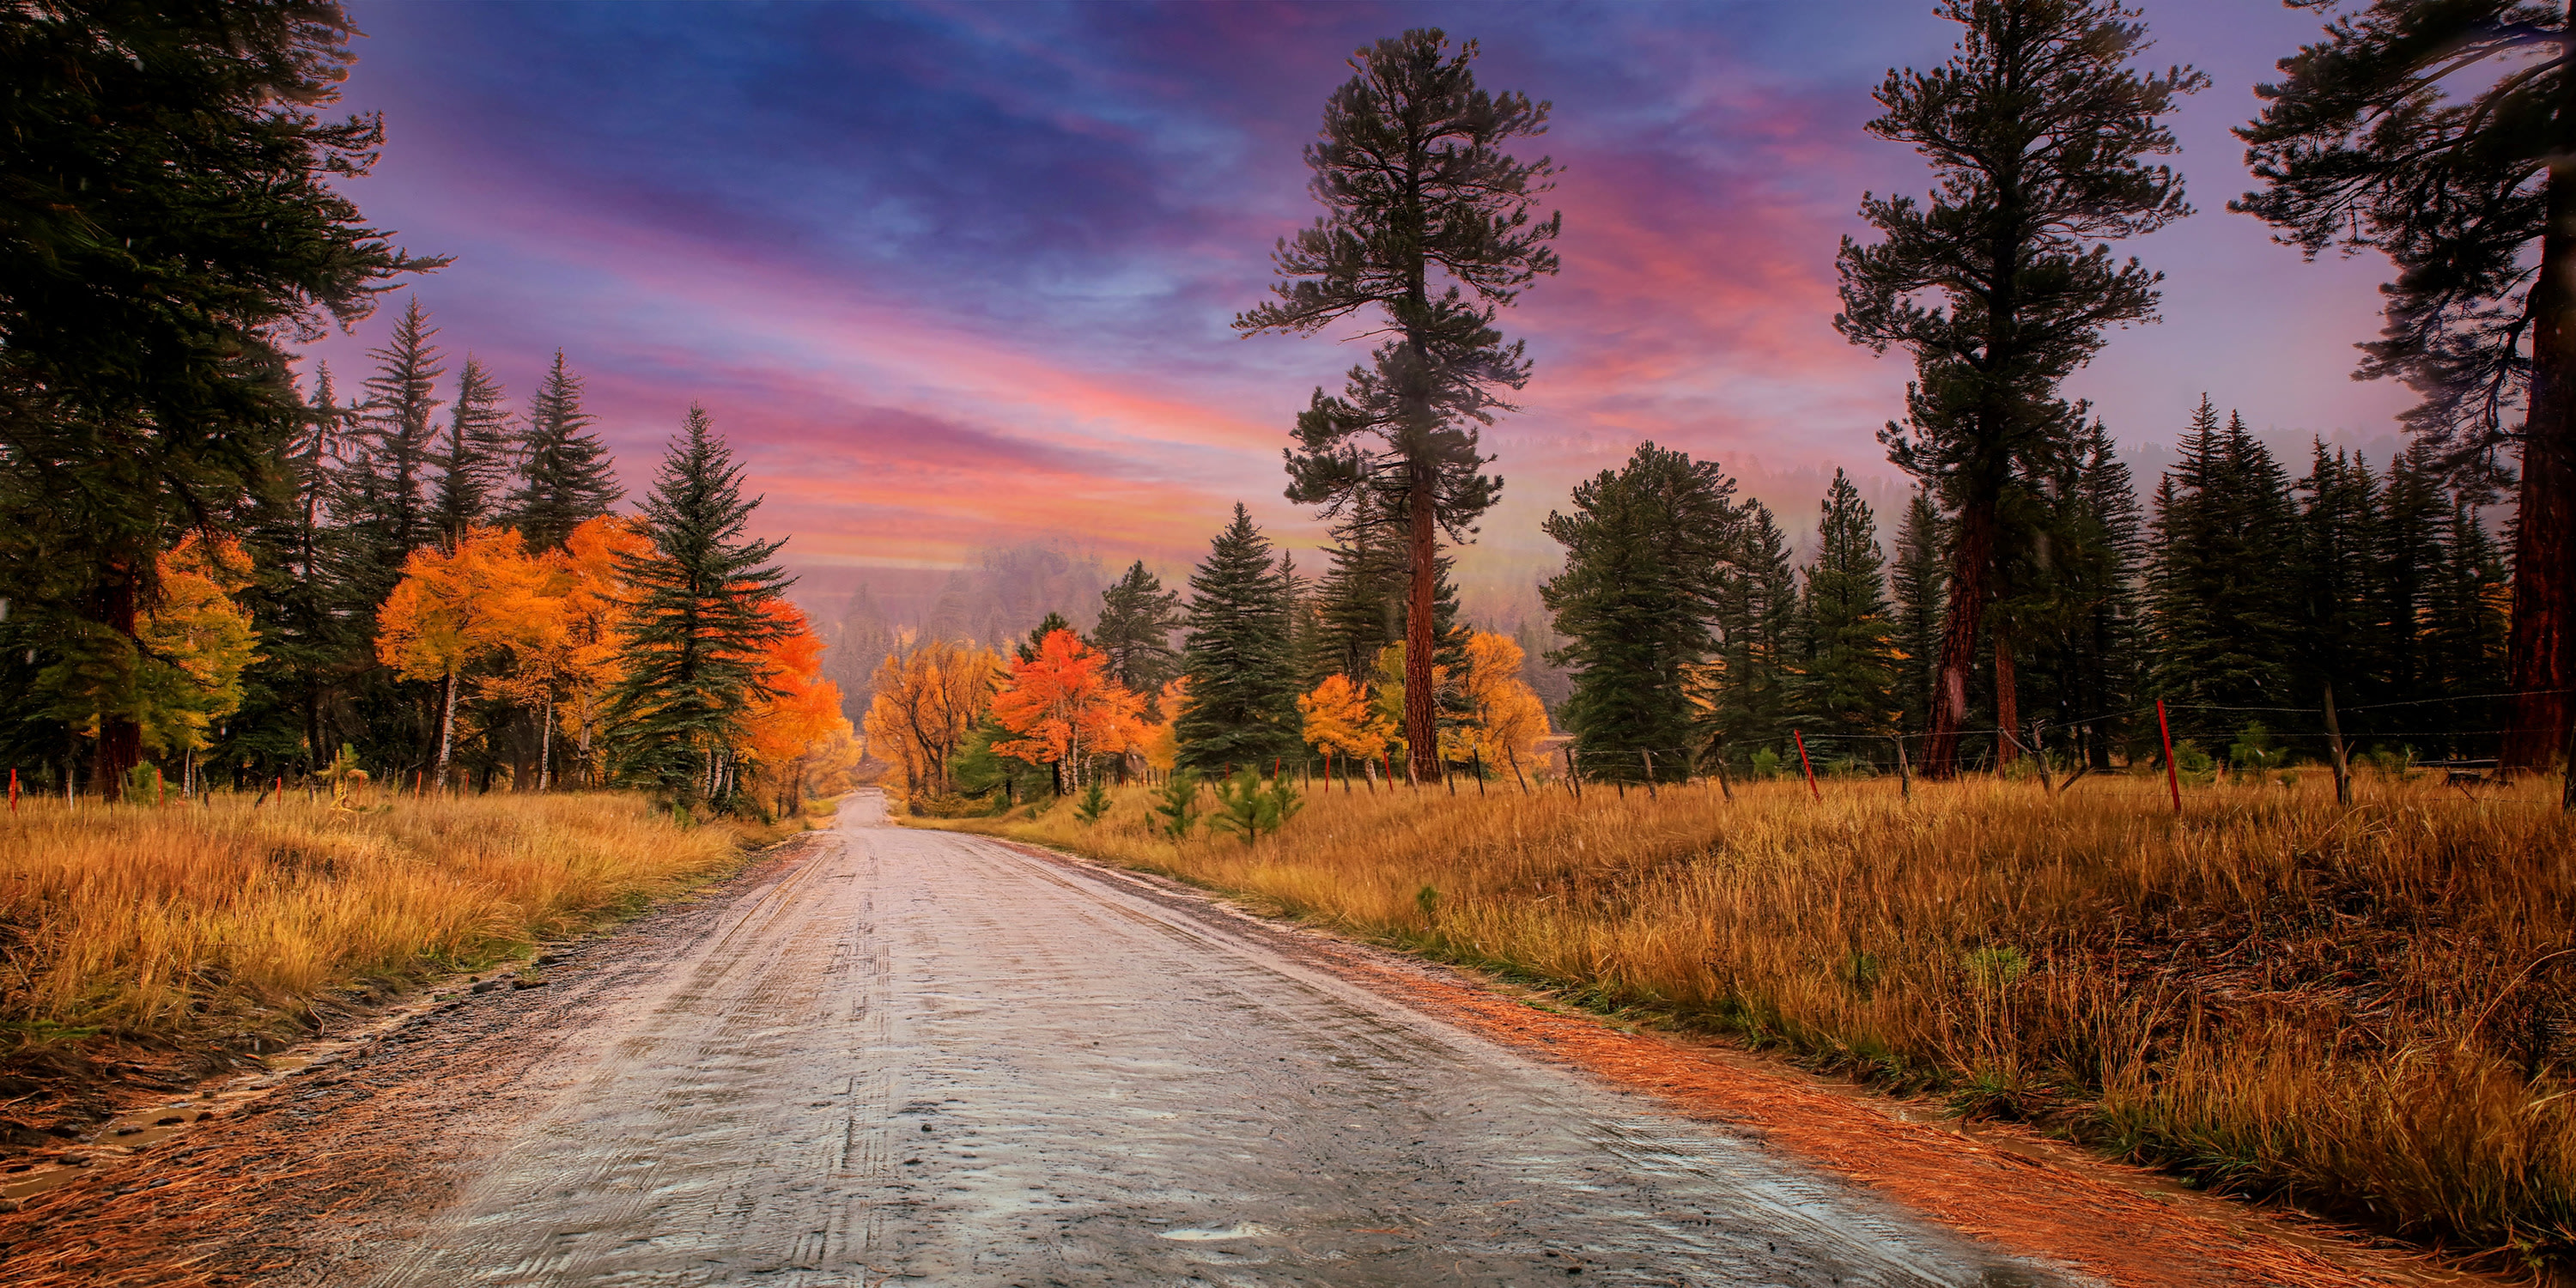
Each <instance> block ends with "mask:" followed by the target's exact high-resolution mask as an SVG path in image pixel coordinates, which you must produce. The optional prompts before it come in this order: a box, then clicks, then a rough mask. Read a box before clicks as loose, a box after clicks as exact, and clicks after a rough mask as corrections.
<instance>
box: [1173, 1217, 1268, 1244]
mask: <svg viewBox="0 0 2576 1288" xmlns="http://www.w3.org/2000/svg"><path fill="white" fill-rule="evenodd" d="M1277 1233H1278V1231H1276V1230H1273V1229H1271V1228H1270V1227H1269V1226H1266V1225H1254V1224H1252V1223H1251V1222H1249V1221H1247V1222H1244V1223H1243V1224H1241V1225H1235V1226H1228V1227H1226V1228H1225V1229H1222V1230H1163V1231H1159V1232H1157V1233H1156V1234H1155V1235H1154V1237H1155V1238H1157V1239H1177V1240H1179V1241H1181V1242H1183V1243H1213V1242H1216V1241H1218V1240H1220V1239H1261V1238H1267V1237H1269V1236H1270V1235H1273V1234H1277Z"/></svg>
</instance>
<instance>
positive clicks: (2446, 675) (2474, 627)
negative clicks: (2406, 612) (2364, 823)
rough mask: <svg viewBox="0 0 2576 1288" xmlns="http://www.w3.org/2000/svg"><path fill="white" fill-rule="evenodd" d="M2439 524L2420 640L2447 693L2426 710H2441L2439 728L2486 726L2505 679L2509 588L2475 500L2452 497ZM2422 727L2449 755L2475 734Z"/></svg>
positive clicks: (2499, 707) (2467, 746) (2496, 711)
mask: <svg viewBox="0 0 2576 1288" xmlns="http://www.w3.org/2000/svg"><path fill="white" fill-rule="evenodd" d="M2443 526H2444V532H2443V539H2442V563H2441V565H2440V567H2439V568H2438V569H2437V570H2436V571H2435V575H2434V578H2433V588H2432V590H2433V593H2432V602H2431V604H2430V605H2429V606H2428V608H2429V611H2428V612H2427V614H2426V616H2427V619H2428V620H2427V622H2426V631H2425V635H2426V641H2425V642H2426V644H2427V645H2428V646H2429V648H2428V651H2429V652H2430V654H2431V655H2432V656H2433V658H2434V659H2436V662H2435V667H2436V670H2435V674H2434V676H2433V681H2434V685H2435V687H2436V689H2437V690H2438V691H2439V692H2440V693H2441V695H2442V696H2444V697H2448V698H2450V699H2452V700H2451V701H2450V702H2448V703H2445V704H2443V705H2442V706H2438V707H2433V708H2430V710H2432V711H2437V712H2440V713H2442V718H2441V725H2442V728H2443V729H2444V730H2482V729H2492V728H2494V727H2495V724H2494V721H2495V719H2496V718H2497V717H2498V716H2499V715H2501V714H2502V711H2503V704H2502V703H2500V702H2498V701H2497V700H2496V699H2495V698H2494V697H2493V696H2492V695H2494V694H2495V693H2497V692H2498V691H2499V690H2500V689H2502V688H2503V687H2504V682H2505V649H2506V643H2507V639H2506V633H2507V629H2508V619H2507V616H2506V611H2505V605H2506V604H2507V602H2508V599H2509V596H2510V595H2511V593H2512V592H2511V590H2510V588H2509V584H2508V581H2507V577H2506V574H2505V569H2504V563H2503V560H2502V559H2501V558H2499V557H2498V555H2497V553H2496V546H2495V541H2494V539H2493V538H2491V537H2490V536H2488V534H2487V529H2486V524H2485V522H2484V521H2483V520H2482V519H2481V518H2480V517H2479V514H2478V506H2477V505H2476V504H2475V503H2474V502H2473V501H2471V500H2469V499H2468V498H2465V497H2455V498H2453V500H2452V503H2451V507H2450V514H2449V516H2448V519H2447V521H2446V522H2445V524H2444V525H2443ZM2419 719H2420V717H2419ZM2426 733H2427V734H2428V735H2429V737H2427V738H2426V741H2430V742H2432V743H2433V744H2434V745H2436V746H2439V747H2441V748H2442V749H2443V750H2444V751H2445V752H2446V753H2448V754H2451V755H2461V754H2464V753H2467V752H2469V751H2470V750H2471V749H2472V747H2473V746H2474V745H2475V744H2476V743H2477V742H2478V741H2480V740H2478V739H2475V738H2462V737H2459V736H2457V735H2455V734H2445V733H2442V732H2436V731H2430V730H2428V731H2426Z"/></svg>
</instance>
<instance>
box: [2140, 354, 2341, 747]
mask: <svg viewBox="0 0 2576 1288" xmlns="http://www.w3.org/2000/svg"><path fill="white" fill-rule="evenodd" d="M2181 455H2182V460H2181V463H2180V464H2179V466H2178V467H2177V468H2176V469H2174V470H2173V471H2172V472H2170V473H2168V474H2166V475H2165V477H2164V480H2163V482H2162V483H2160V484H2159V485H2158V487H2157V489H2156V505H2155V538H2156V544H2155V551H2156V554H2155V559H2154V561H2153V563H2152V565H2151V566H2150V570H2149V574H2148V598H2149V604H2150V608H2151V611H2152V613H2153V629H2154V636H2155V640H2154V651H2155V681H2156V687H2157V689H2158V691H2159V692H2160V693H2162V695H2163V696H2164V697H2165V698H2166V699H2167V700H2169V701H2171V702H2174V703H2177V704H2182V705H2187V706H2219V707H2231V706H2232V707H2282V706H2290V705H2293V704H2294V700H2295V699H2297V697H2298V695H2296V694H2294V693H2292V692H2291V691H2290V687H2289V682H2290V667H2289V659H2288V657H2287V653H2288V648H2289V640H2290V632H2291V629H2292V625H2293V623H2294V622H2295V620H2296V618H2295V617H2294V599H2293V592H2292V588H2291V585H2290V579H2289V577H2288V569H2289V565H2290V563H2291V561H2292V560H2293V558H2294V557H2295V555H2296V552H2297V549H2298V535H2297V531H2296V527H2295V522H2294V517H2293V509H2292V506H2291V502H2290V494H2289V493H2290V487H2289V479H2288V476H2287V475H2285V474H2284V473H2283V472H2282V470H2281V467H2280V465H2279V464H2278V463H2277V462H2275V461H2274V460H2273V458H2272V453H2271V452H2270V451H2269V450H2268V449H2266V448H2265V447H2264V446H2263V445H2262V444H2261V443H2260V442H2258V441H2256V440H2255V438H2254V436H2253V435H2252V434H2250V433H2248V432H2247V431H2246V429H2245V422H2244V420H2243V419H2242V418H2241V417H2237V416H2233V415H2231V416H2230V417H2229V418H2228V422H2227V425H2226V427H2225V428H2224V429H2221V428H2220V426H2219V424H2218V411H2217V409H2216V408H2214V407H2212V406H2211V405H2210V402H2209V399H2208V398H2207V397H2205V396H2204V397H2203V398H2202V399H2201V401H2200V406H2199V408H2198V409H2197V410H2196V411H2194V412H2193V413H2192V424H2191V429H2190V431H2189V432H2188V433H2187V434H2185V435H2184V437H2183V441H2182V445H2181ZM2297 704H2298V705H2305V704H2304V702H2299V703H2297ZM2173 722H2174V724H2175V726H2176V727H2177V728H2178V729H2182V730H2185V731H2189V732H2198V733H2203V734H2212V735H2226V734H2232V733H2234V732H2235V731H2236V730H2237V729H2238V728H2239V727H2241V726H2242V725H2243V724H2244V723H2245V718H2244V717H2243V716H2242V715H2241V714H2238V713H2234V712H2227V711H2192V710H2184V711H2178V712H2175V713H2174V715H2173Z"/></svg>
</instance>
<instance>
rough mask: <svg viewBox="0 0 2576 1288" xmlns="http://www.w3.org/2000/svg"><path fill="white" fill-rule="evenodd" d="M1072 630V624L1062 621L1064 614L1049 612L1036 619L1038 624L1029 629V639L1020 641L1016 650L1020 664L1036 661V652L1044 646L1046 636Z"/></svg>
mask: <svg viewBox="0 0 2576 1288" xmlns="http://www.w3.org/2000/svg"><path fill="white" fill-rule="evenodd" d="M1072 629H1073V623H1071V622H1068V621H1066V620H1065V619H1064V614H1062V613H1058V612H1052V611H1050V612H1049V613H1048V614H1047V615H1046V616H1044V617H1041V618H1039V619H1038V624H1037V625H1036V626H1033V627H1031V628H1030V629H1029V637H1028V638H1027V639H1024V640H1021V641H1020V645H1019V649H1018V650H1017V651H1018V653H1019V657H1020V660H1021V661H1022V662H1034V661H1037V660H1038V650H1039V649H1040V648H1041V647H1043V646H1044V645H1045V644H1046V637H1047V636H1049V635H1052V634H1054V633H1055V632H1057V631H1069V630H1072Z"/></svg>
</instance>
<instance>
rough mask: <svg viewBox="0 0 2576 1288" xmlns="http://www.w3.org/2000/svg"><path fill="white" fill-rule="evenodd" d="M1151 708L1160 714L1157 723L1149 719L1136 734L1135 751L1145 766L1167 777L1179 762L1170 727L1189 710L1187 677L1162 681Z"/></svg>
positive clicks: (1176, 741)
mask: <svg viewBox="0 0 2576 1288" xmlns="http://www.w3.org/2000/svg"><path fill="white" fill-rule="evenodd" d="M1154 707H1155V709H1156V710H1159V711H1160V712H1162V715H1163V718H1162V719H1160V720H1152V719H1149V720H1147V721H1145V722H1144V724H1143V725H1142V726H1141V727H1140V728H1138V730H1137V732H1136V751H1137V753H1138V754H1139V755H1142V756H1143V757H1144V758H1145V767H1146V768H1147V769H1151V770H1153V771H1154V772H1156V773H1162V774H1168V773H1170V772H1172V770H1173V768H1174V767H1175V766H1177V765H1179V764H1180V763H1181V740H1180V737H1179V736H1178V735H1177V734H1176V733H1175V732H1174V731H1173V728H1172V726H1173V725H1175V724H1177V723H1179V721H1180V718H1181V713H1182V712H1184V711H1187V710H1189V708H1190V677H1188V676H1186V675H1182V676H1175V677H1173V678H1171V679H1169V680H1166V681H1164V682H1163V687H1162V690H1161V691H1160V692H1158V693H1156V694H1155V695H1154Z"/></svg>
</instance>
